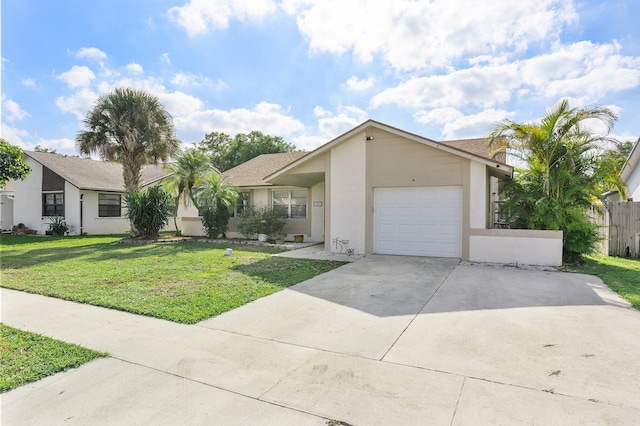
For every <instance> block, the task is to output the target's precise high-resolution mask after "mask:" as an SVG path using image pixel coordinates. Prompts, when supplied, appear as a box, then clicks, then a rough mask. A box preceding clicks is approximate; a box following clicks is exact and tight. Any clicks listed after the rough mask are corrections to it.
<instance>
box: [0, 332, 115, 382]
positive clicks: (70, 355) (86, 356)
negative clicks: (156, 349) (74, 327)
mask: <svg viewBox="0 0 640 426" xmlns="http://www.w3.org/2000/svg"><path fill="white" fill-rule="evenodd" d="M0 337H1V339H0V393H1V392H6V391H8V390H11V389H14V388H17V387H18V386H22V385H24V384H26V383H29V382H34V381H36V380H40V379H42V378H44V377H47V376H51V375H52V374H55V373H58V372H60V371H66V370H68V369H70V368H75V367H79V366H80V365H82V364H84V363H86V362H89V361H91V360H92V359H95V358H99V357H103V356H108V355H107V354H105V353H101V352H96V351H92V350H89V349H85V348H83V347H81V346H78V345H71V344H68V343H64V342H61V341H59V340H54V339H50V338H48V337H45V336H41V335H39V334H34V333H29V332H27V331H21V330H17V329H15V328H12V327H8V326H6V325H4V324H0Z"/></svg>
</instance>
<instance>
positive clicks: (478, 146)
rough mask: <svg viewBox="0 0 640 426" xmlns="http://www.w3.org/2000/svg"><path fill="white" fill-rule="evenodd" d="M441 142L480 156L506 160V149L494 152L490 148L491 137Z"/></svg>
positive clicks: (501, 160)
mask: <svg viewBox="0 0 640 426" xmlns="http://www.w3.org/2000/svg"><path fill="white" fill-rule="evenodd" d="M440 143H443V144H445V145H449V146H451V147H453V148H457V149H461V150H463V151H467V152H470V153H471V154H475V155H479V156H480V157H484V158H490V159H492V160H497V161H500V162H503V163H504V162H505V152H504V150H499V151H497V152H493V151H492V150H491V149H490V148H489V139H487V138H475V139H458V140H453V141H442V142H440Z"/></svg>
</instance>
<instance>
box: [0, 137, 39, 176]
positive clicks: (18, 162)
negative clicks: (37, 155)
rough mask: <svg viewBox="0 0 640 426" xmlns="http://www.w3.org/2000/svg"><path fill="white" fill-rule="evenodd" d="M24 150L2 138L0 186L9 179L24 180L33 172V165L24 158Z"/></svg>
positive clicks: (0, 143)
mask: <svg viewBox="0 0 640 426" xmlns="http://www.w3.org/2000/svg"><path fill="white" fill-rule="evenodd" d="M22 155H23V154H22V150H21V149H20V148H18V147H17V146H13V145H11V144H10V143H9V142H7V141H6V140H4V139H2V138H0V188H2V187H4V186H5V185H6V183H7V181H8V180H11V179H13V180H22V179H24V178H26V177H27V176H28V175H29V173H30V172H31V167H29V166H28V165H27V164H25V163H24V161H23V160H22Z"/></svg>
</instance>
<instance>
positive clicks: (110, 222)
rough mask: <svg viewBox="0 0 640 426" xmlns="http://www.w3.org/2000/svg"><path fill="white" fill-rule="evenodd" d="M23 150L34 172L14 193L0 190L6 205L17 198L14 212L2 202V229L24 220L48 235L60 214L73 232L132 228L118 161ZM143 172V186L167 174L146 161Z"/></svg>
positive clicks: (16, 185)
mask: <svg viewBox="0 0 640 426" xmlns="http://www.w3.org/2000/svg"><path fill="white" fill-rule="evenodd" d="M24 154H25V155H24V161H25V163H27V164H28V165H29V166H30V167H31V173H29V176H27V177H26V178H25V179H24V180H22V181H20V180H18V181H14V182H13V192H7V193H5V192H3V193H2V202H3V203H4V202H6V201H7V200H11V201H12V202H13V209H12V211H11V213H9V212H5V209H4V205H3V209H2V228H3V229H11V227H12V226H13V225H17V224H18V223H24V224H25V226H27V227H28V228H29V229H35V230H36V231H38V233H40V234H44V232H45V231H46V230H47V229H48V226H49V223H50V222H51V221H50V218H51V217H53V216H62V217H64V218H65V221H66V222H67V224H68V225H69V226H70V227H71V229H70V234H81V233H87V234H121V233H126V232H128V230H129V229H130V225H129V221H128V220H127V219H126V218H125V217H124V213H125V209H124V207H123V200H122V199H123V195H124V181H123V178H122V166H121V165H120V164H118V163H112V162H105V161H96V160H92V159H89V158H80V157H73V156H66V155H60V154H50V153H44V152H31V151H25V152H24ZM141 175H142V185H143V186H146V185H152V184H154V183H156V182H158V181H159V180H161V179H162V178H164V177H166V176H167V175H168V172H167V171H165V170H163V169H162V166H154V165H147V166H143V168H142V173H141ZM5 218H6V220H7V224H5ZM9 220H10V221H11V225H9Z"/></svg>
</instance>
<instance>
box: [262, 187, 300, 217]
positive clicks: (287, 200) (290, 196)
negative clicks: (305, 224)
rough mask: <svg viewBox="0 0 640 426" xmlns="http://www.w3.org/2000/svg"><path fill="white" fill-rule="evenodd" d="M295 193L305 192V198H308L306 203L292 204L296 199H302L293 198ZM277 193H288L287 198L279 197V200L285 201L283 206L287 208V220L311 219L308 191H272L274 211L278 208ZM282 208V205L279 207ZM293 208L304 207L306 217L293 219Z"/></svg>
mask: <svg viewBox="0 0 640 426" xmlns="http://www.w3.org/2000/svg"><path fill="white" fill-rule="evenodd" d="M295 192H304V193H305V197H306V202H305V203H304V204H294V203H292V199H294V198H300V197H293V195H294V193H295ZM276 193H286V194H287V195H286V197H279V199H282V200H285V203H284V204H283V205H284V206H286V208H287V211H286V213H287V219H294V220H300V219H307V218H308V217H309V191H308V190H306V189H283V190H273V191H271V207H272V208H273V209H275V208H276V203H275V201H276V197H275V194H276ZM278 206H280V205H278ZM292 206H294V207H295V206H304V217H302V216H297V217H293V216H292V215H291V211H292Z"/></svg>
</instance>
